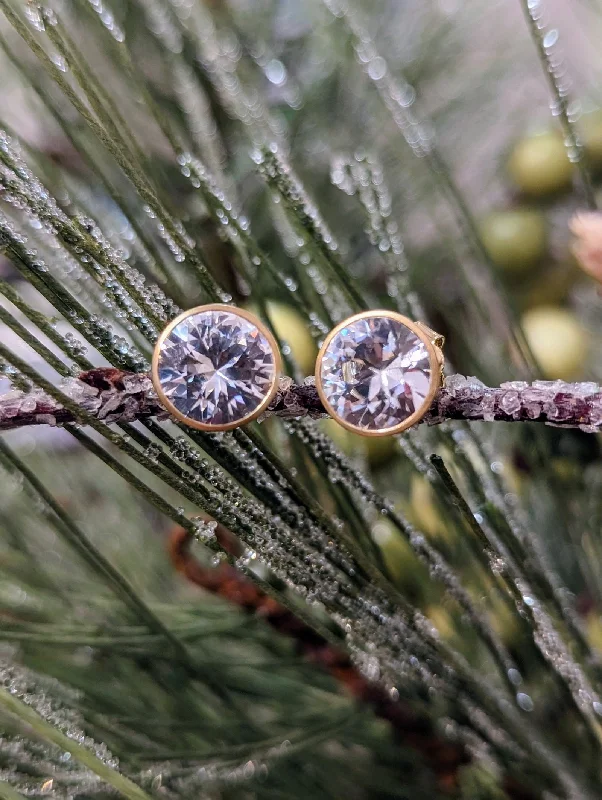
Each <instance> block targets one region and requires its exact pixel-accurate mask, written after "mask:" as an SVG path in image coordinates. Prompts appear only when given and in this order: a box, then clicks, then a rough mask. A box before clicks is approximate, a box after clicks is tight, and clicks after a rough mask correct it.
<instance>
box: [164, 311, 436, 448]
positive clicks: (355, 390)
mask: <svg viewBox="0 0 602 800" xmlns="http://www.w3.org/2000/svg"><path fill="white" fill-rule="evenodd" d="M442 346H443V337H442V336H440V335H439V334H437V333H435V332H434V331H432V330H430V329H429V328H427V326H426V325H424V324H423V323H422V322H412V321H411V320H409V319H407V318H406V317H404V316H402V315H401V314H397V313H395V312H392V311H382V310H377V311H366V312H363V313H360V314H355V315H354V316H352V317H349V318H348V319H346V320H343V322H341V323H339V324H338V325H337V326H336V327H335V328H333V330H332V331H330V333H329V334H328V336H327V337H326V339H325V341H324V344H323V345H322V347H321V349H320V352H319V354H318V357H317V359H316V373H315V376H316V388H317V391H318V394H319V396H320V399H321V400H322V403H323V405H324V408H325V409H326V411H327V412H328V413H329V414H330V415H331V416H332V417H333V418H334V419H335V420H336V421H337V422H338V423H340V424H341V425H343V426H344V427H345V428H347V429H348V430H351V431H353V432H354V433H359V434H362V435H364V436H388V435H392V434H395V433H400V432H401V431H403V430H406V429H407V428H410V427H411V426H412V425H415V424H416V423H417V422H419V421H420V419H422V417H423V416H424V415H425V413H426V412H427V411H428V409H429V407H430V405H431V403H432V400H433V398H434V396H435V393H436V392H437V389H439V387H440V386H441V382H442V375H443V353H442V351H441V348H442ZM281 369H282V361H281V357H280V352H279V350H278V345H277V343H276V340H275V339H274V337H273V336H272V334H271V332H270V331H269V330H268V328H267V327H266V326H265V325H264V324H263V322H261V320H259V319H258V318H257V317H256V316H255V315H254V314H251V313H250V312H248V311H245V310H243V309H240V308H236V307H233V306H227V305H221V304H217V303H216V304H211V305H204V306H198V307H197V308H192V309H190V310H189V311H185V312H184V313H183V314H180V316H178V317H176V318H175V319H174V320H173V321H172V322H170V323H169V325H168V326H167V327H166V328H165V330H164V331H163V332H162V334H161V335H160V337H159V339H158V341H157V345H156V347H155V352H154V355H153V362H152V379H153V384H154V387H155V390H156V392H157V395H158V396H159V400H160V401H161V403H162V404H163V405H164V406H165V408H166V409H167V410H168V411H169V412H170V413H171V414H172V415H173V416H174V417H176V418H177V419H179V420H181V421H182V422H184V423H186V424H187V425H190V426H191V427H193V428H198V429H200V430H204V431H227V430H231V429H232V428H237V427H238V426H240V425H244V424H245V423H247V422H251V421H252V420H254V419H256V418H257V417H258V416H259V415H260V414H262V413H263V411H265V409H266V408H267V407H268V405H269V404H270V402H271V401H272V399H273V398H274V395H275V394H276V392H277V391H278V379H279V378H280V374H281Z"/></svg>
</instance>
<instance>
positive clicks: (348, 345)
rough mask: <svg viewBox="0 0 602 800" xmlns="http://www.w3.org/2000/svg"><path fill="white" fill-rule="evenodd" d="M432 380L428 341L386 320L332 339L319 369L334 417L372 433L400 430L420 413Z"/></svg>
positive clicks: (353, 325) (370, 320)
mask: <svg viewBox="0 0 602 800" xmlns="http://www.w3.org/2000/svg"><path fill="white" fill-rule="evenodd" d="M431 377H432V376H431V365H430V359H429V352H428V349H427V347H426V345H425V343H424V342H423V341H422V340H421V339H420V337H418V336H417V335H416V334H415V333H414V332H413V331H412V330H410V328H408V327H407V326H406V325H404V324H403V323H402V322H400V321H399V320H397V319H394V318H393V317H387V316H382V317H366V318H364V319H358V320H355V321H352V322H350V323H349V324H348V325H346V326H345V327H344V328H342V329H341V330H340V331H338V333H336V334H335V335H334V336H333V338H332V339H331V341H330V342H329V344H328V346H327V348H326V351H325V352H324V355H323V357H322V362H321V365H320V378H321V384H322V391H323V394H324V397H325V399H326V401H327V402H328V404H329V405H330V406H331V408H332V410H333V412H334V414H335V415H336V416H337V417H339V418H340V420H342V421H343V422H345V423H347V424H348V425H353V426H355V427H357V428H358V429H361V431H366V432H367V433H370V432H377V431H386V430H388V429H391V428H396V427H397V426H399V425H400V424H402V423H403V422H404V421H405V420H406V419H408V417H410V416H411V415H412V414H413V413H414V412H415V411H417V410H418V409H420V408H421V407H422V406H423V405H424V402H425V399H426V396H427V395H428V393H429V389H430V386H431Z"/></svg>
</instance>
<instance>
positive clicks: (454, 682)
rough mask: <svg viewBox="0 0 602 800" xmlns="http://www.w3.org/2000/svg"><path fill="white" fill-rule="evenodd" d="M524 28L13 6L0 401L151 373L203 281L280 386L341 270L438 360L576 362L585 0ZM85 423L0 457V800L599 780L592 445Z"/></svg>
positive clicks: (509, 4)
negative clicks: (177, 543) (260, 324)
mask: <svg viewBox="0 0 602 800" xmlns="http://www.w3.org/2000/svg"><path fill="white" fill-rule="evenodd" d="M527 6H529V7H528V8H527ZM525 8H526V9H527V14H529V13H530V14H531V15H533V16H535V17H537V20H536V22H537V24H540V25H541V26H542V29H541V40H540V39H538V35H537V34H536V35H535V36H534V37H533V36H532V35H531V33H530V30H529V25H528V24H527V21H526V20H525V13H524V12H525ZM525 8H521V3H520V2H518V0H490V2H481V0H473V1H472V2H471V3H459V2H455V0H440V1H439V2H435V0H433V1H432V2H428V3H425V2H418V0H404V2H385V0H380V2H377V3H375V2H360V0H356V2H354V3H353V9H352V10H351V11H350V10H349V9H348V8H347V5H346V4H345V3H343V2H341V3H340V4H339V3H338V2H335V0H326V1H325V2H320V1H319V0H229V2H221V0H205V1H204V2H202V0H128V2H121V3H117V2H113V3H111V2H107V3H105V2H104V0H62V1H61V2H56V3H53V4H52V7H51V8H46V7H44V8H42V7H39V6H38V5H37V4H35V3H28V4H26V5H22V4H19V3H17V2H14V3H11V2H10V0H1V2H0V9H1V10H2V11H3V12H4V15H5V16H4V18H3V19H2V23H1V25H0V36H1V44H2V65H1V68H2V75H3V89H2V97H3V102H2V104H1V107H0V117H1V125H2V127H3V128H4V129H5V130H6V131H7V134H8V136H9V137H10V139H3V140H2V142H1V147H0V151H1V152H0V162H1V176H0V187H1V188H0V242H1V243H2V250H3V254H4V255H3V258H2V261H1V262H0V276H1V278H0V293H1V295H2V297H1V308H2V317H1V319H2V335H1V337H0V340H1V342H2V350H1V351H0V352H1V355H2V363H3V374H4V378H3V389H4V390H5V391H9V390H13V389H15V388H16V389H23V388H25V390H27V391H29V390H30V389H31V387H32V384H33V385H35V384H36V382H37V381H39V377H37V376H42V378H45V379H47V380H48V381H50V383H51V384H52V385H54V386H55V387H58V388H57V391H59V392H66V393H68V392H69V391H70V388H69V387H70V383H69V376H72V375H76V374H78V372H79V371H80V370H81V369H85V368H87V367H88V366H90V365H106V364H113V365H115V366H118V367H121V368H125V369H134V370H143V369H144V368H145V367H146V365H147V361H148V356H149V353H150V351H151V350H152V344H153V341H154V338H155V337H156V333H157V329H159V328H160V327H161V325H162V324H164V323H165V322H166V321H167V320H168V319H169V318H171V317H173V316H174V315H175V313H176V306H177V305H179V306H182V307H191V306H194V305H197V304H200V303H203V302H206V301H207V299H208V298H210V299H211V292H212V291H214V290H215V291H217V293H218V296H220V297H223V296H224V294H225V295H226V296H227V297H230V298H231V299H233V300H234V302H236V303H238V304H240V305H246V306H248V307H251V308H253V309H254V310H255V311H256V312H257V313H259V314H261V315H263V316H264V317H265V318H266V320H267V321H269V323H270V324H271V325H272V327H273V329H274V331H275V332H276V334H277V336H278V337H279V339H280V340H281V343H282V345H283V352H284V354H285V356H286V358H287V364H288V367H289V369H290V371H291V374H292V375H294V377H296V378H297V379H302V378H304V377H305V376H308V375H310V374H311V373H312V372H313V364H314V360H315V355H316V352H317V347H318V345H319V343H320V341H321V338H322V337H323V336H324V333H325V332H326V331H327V330H328V329H329V327H330V326H331V324H332V323H333V322H336V321H338V320H340V319H342V318H344V317H345V316H346V315H347V314H348V313H349V312H350V311H353V310H354V309H353V308H351V307H350V303H349V299H348V297H347V296H346V293H345V285H344V282H343V285H341V283H340V282H337V277H336V273H335V271H333V268H332V259H334V258H335V257H336V258H337V259H340V262H341V263H342V264H343V265H344V270H345V271H346V273H347V276H348V285H352V286H356V287H358V289H359V291H360V292H361V295H362V297H363V298H366V302H367V303H368V304H369V305H370V306H371V307H381V306H386V307H393V308H398V309H399V310H401V311H402V312H404V313H408V314H410V315H414V316H417V315H420V314H423V315H424V318H425V319H426V320H428V322H429V324H430V325H432V326H433V327H434V328H435V329H437V330H439V331H441V332H442V333H443V334H444V335H445V336H446V339H447V344H446V354H447V357H448V360H449V365H450V366H449V371H450V372H452V371H453V372H459V373H461V374H465V375H475V376H477V377H478V378H479V379H481V380H483V381H484V382H486V383H488V384H489V385H496V384H498V383H499V382H501V381H505V380H519V379H523V380H526V379H533V378H545V379H549V380H554V379H562V380H566V381H573V380H587V381H600V376H601V374H602V359H601V356H600V353H601V352H602V349H601V348H600V344H601V338H602V317H601V315H600V295H599V291H600V282H599V281H598V280H596V275H595V269H592V268H591V259H590V261H587V260H584V259H583V258H581V259H580V258H577V257H576V255H575V253H574V252H573V249H574V245H575V242H576V241H577V243H578V244H580V245H581V246H582V247H583V246H585V245H589V249H590V250H593V251H594V253H595V252H596V248H598V251H600V252H602V249H601V248H602V223H601V222H597V220H596V218H593V223H592V230H593V233H591V232H590V233H588V236H587V237H585V236H584V234H583V233H582V232H580V231H579V230H577V229H576V230H577V233H578V234H579V235H578V236H575V235H574V234H573V233H571V229H570V224H571V220H573V219H574V217H575V214H576V212H578V211H582V210H587V209H588V208H590V209H591V206H592V196H593V197H595V196H597V194H598V193H599V188H600V179H601V176H602V111H600V110H599V108H598V106H599V105H600V71H601V69H602V63H601V59H600V53H599V48H598V47H597V42H598V41H599V35H600V33H601V30H600V29H601V28H602V14H601V9H600V6H599V4H598V3H597V0H571V2H566V3H560V2H549V3H548V4H547V5H546V9H544V10H542V9H541V7H540V4H539V3H537V2H531V3H529V4H527V3H525ZM544 12H545V16H544V17H543V18H540V17H539V14H540V13H544ZM538 43H539V44H540V45H541V47H542V48H543V51H541V52H539V54H538V47H537V45H538ZM542 54H543V55H544V56H547V57H548V59H550V61H551V62H552V63H553V65H554V69H556V70H557V71H558V73H559V74H560V75H561V78H562V80H561V81H560V83H561V84H562V85H561V86H560V87H557V89H558V88H560V90H561V91H560V95H559V96H560V102H559V97H556V98H555V99H554V98H552V111H554V113H551V111H550V86H549V84H548V82H547V80H546V75H545V71H546V69H547V67H548V66H549V64H550V62H548V64H546V63H544V64H543V65H542V63H541V58H542ZM542 66H543V69H542ZM569 77H570V78H571V83H570V85H569V84H567V83H566V82H567V81H568V78H569ZM565 84H566V89H567V93H568V94H567V97H566V98H565V96H564V87H565ZM559 112H562V114H560V118H559ZM563 114H564V117H563V116H562V115H563ZM562 123H564V127H563V124H562ZM567 123H569V125H568V127H567ZM567 130H568V134H567ZM572 136H576V137H577V138H578V140H580V141H581V142H582V145H583V154H582V155H583V158H582V160H581V161H580V160H579V158H578V156H579V155H580V151H579V147H578V146H577V148H576V147H575V142H574V141H572V139H571V137H572ZM274 144H276V145H277V147H274V146H273V145H274ZM19 148H20V155H19ZM274 151H276V155H274ZM20 159H23V161H21V160H20ZM289 161H290V164H291V165H292V168H293V170H294V173H293V174H292V176H291V174H290V173H289V172H288V168H287V166H286V164H287V162H289ZM26 164H27V165H28V167H26V166H25V165H26ZM29 169H31V170H32V172H29ZM34 176H35V177H34ZM295 176H296V177H295ZM584 176H585V178H586V180H585V182H584V180H583V178H584ZM38 180H39V182H40V183H38V182H37V181H38ZM297 180H299V181H300V184H299V185H301V184H302V185H303V186H304V187H305V191H306V192H307V196H306V195H305V194H304V192H301V193H300V194H299V195H297V194H295V192H296V191H297V188H298V185H297V184H296V183H295V181H297ZM590 180H591V181H592V186H593V189H592V191H588V189H589V185H588V181H590ZM291 187H292V189H291ZM291 191H292V194H291ZM291 197H292V200H291ZM314 203H315V207H316V208H317V212H315V213H314V205H313V204H314ZM232 208H234V209H238V208H239V209H242V211H241V212H240V213H239V214H238V216H236V214H235V213H234V212H233V211H232ZM308 212H311V213H310V214H309V216H308ZM312 214H313V217H312ZM316 214H317V215H319V217H318V216H316ZM312 219H313V222H312ZM308 220H309V222H308ZM310 222H311V224H310ZM596 224H597V225H598V228H596ZM596 236H597V237H598V238H597V239H596ZM585 239H587V241H585ZM333 241H336V242H337V246H336V249H335V247H334V245H333V244H332V243H333ZM598 241H599V242H600V246H598V244H597V242H598ZM329 251H330V252H331V253H334V254H335V255H329ZM578 252H582V251H581V250H580V251H578ZM325 253H326V255H324V254H325ZM594 261H595V258H594ZM586 262H587V263H586ZM594 266H595V264H594ZM141 276H142V277H143V278H144V281H145V282H142V281H141ZM598 278H599V279H600V280H602V271H601V273H600V274H599V275H598ZM155 285H157V286H158V287H160V290H159V289H154V288H153V287H154V286H155ZM149 287H150V288H149ZM216 287H217V288H216ZM36 312H38V313H39V314H41V315H42V316H37V315H36ZM49 354H50V355H49ZM19 359H21V360H20V361H19ZM23 362H24V363H23ZM32 370H34V372H32ZM86 422H87V421H86V420H85V419H84V420H82V425H81V426H80V425H76V426H68V427H67V428H66V429H58V428H52V427H35V428H30V429H23V430H18V431H13V432H10V433H8V434H6V435H4V436H3V440H2V444H1V446H0V462H1V466H2V481H1V482H0V495H1V502H0V525H1V536H0V569H1V570H2V584H1V585H0V619H1V621H2V624H1V633H0V638H1V639H2V642H3V654H2V676H3V677H2V683H1V686H0V691H1V692H2V694H1V695H0V725H1V738H0V777H1V779H2V783H1V784H0V797H7V798H14V797H15V796H16V795H15V792H17V793H19V794H22V795H26V796H34V797H37V796H46V795H48V796H54V797H57V798H63V797H65V798H66V797H69V798H71V797H77V798H89V797H104V796H105V795H108V794H110V793H115V792H117V793H121V794H122V795H124V796H128V797H143V796H144V797H159V796H166V797H182V798H184V797H208V798H230V797H231V798H254V797H257V798H261V799H263V798H272V797H273V798H296V797H299V798H312V799H313V798H322V797H324V798H340V797H343V796H348V797H351V798H381V797H382V798H389V797H401V798H412V800H419V798H437V797H446V796H448V797H457V798H465V800H469V799H470V800H486V799H489V800H500V799H501V798H505V797H512V798H531V797H533V798H535V797H537V798H546V799H547V800H552V798H571V800H576V798H596V797H600V793H601V788H600V787H601V786H602V777H601V776H600V748H601V743H602V736H601V730H600V724H599V722H598V718H599V715H600V712H601V711H602V704H601V703H600V701H599V700H598V694H597V686H599V682H600V674H601V672H600V670H601V661H600V648H602V620H601V617H600V614H601V612H602V605H601V603H602V595H601V593H600V571H601V567H602V562H601V553H602V550H601V546H602V540H601V532H600V520H601V519H602V493H601V491H600V490H601V488H602V469H601V466H600V439H599V434H595V433H591V432H584V431H576V430H563V429H560V428H557V429H556V428H545V429H543V430H540V429H539V428H538V429H534V426H529V425H507V424H502V423H495V424H491V423H485V422H483V423H474V424H473V425H472V426H468V425H464V424H460V423H458V424H453V425H452V424H449V425H445V426H442V427H441V429H440V430H439V429H429V430H422V429H420V430H417V431H413V432H410V433H409V434H408V435H404V436H403V437H402V438H401V439H394V438H392V439H363V438H361V437H357V436H354V435H353V434H351V433H349V432H347V431H345V430H343V429H342V428H340V427H339V426H338V425H337V424H336V423H335V422H333V421H320V422H316V423H305V422H303V423H299V422H293V423H288V424H282V423H281V422H280V421H278V420H275V419H270V420H269V421H266V422H265V423H262V424H261V425H259V426H253V429H252V432H251V433H250V434H249V436H251V437H253V438H251V439H247V438H245V437H246V434H244V435H242V436H240V437H238V438H236V436H234V435H233V434H228V435H226V436H201V437H194V436H191V437H188V438H186V437H185V436H184V435H185V431H182V430H181V429H180V430H178V429H177V428H176V427H175V425H173V424H172V423H167V422H166V423H162V424H158V423H154V422H151V423H149V424H148V425H147V426H146V427H144V426H141V425H136V426H129V428H127V429H122V428H113V429H112V432H111V431H109V428H108V426H107V425H105V424H104V423H100V424H99V425H98V426H97V428H96V430H95V431H90V429H89V428H87V427H86V424H85V423H86ZM182 437H184V438H182ZM333 446H334V447H333ZM433 453H436V454H438V455H439V456H440V457H441V458H442V459H443V462H444V464H445V465H446V467H445V466H443V467H441V465H440V462H431V461H430V455H431V454H433ZM341 454H342V455H341ZM437 465H439V467H437ZM447 470H449V472H448V471H447ZM182 482H184V483H185V484H186V486H184V488H183V487H182ZM303 491H305V494H303ZM300 492H301V494H300ZM283 498H284V499H283ZM315 504H318V506H319V508H318V509H316V506H315ZM208 518H212V519H215V520H218V521H219V522H220V523H221V527H222V528H223V529H224V530H226V529H229V530H230V531H233V532H234V533H235V534H236V535H237V537H238V539H239V540H240V541H241V542H242V543H243V544H242V545H240V548H239V549H236V548H235V549H236V555H237V556H238V557H237V558H236V559H235V560H234V563H235V566H236V568H237V570H238V571H237V572H235V573H232V572H226V571H225V569H224V560H225V558H226V556H225V554H224V553H223V551H222V550H221V549H220V546H219V545H223V542H224V539H223V538H222V539H220V538H219V537H218V539H219V541H218V540H216V539H215V537H214V535H213V533H212V532H211V530H208V529H207V527H206V525H205V522H204V521H205V520H207V519H208ZM190 519H192V520H193V522H187V520H190ZM325 520H326V521H325ZM182 526H184V529H187V530H188V531H189V533H190V534H191V535H193V534H194V535H195V536H196V538H197V540H198V542H197V543H196V544H195V545H194V546H193V551H192V552H193V554H194V558H195V559H198V562H197V561H195V563H198V565H199V570H202V575H201V573H193V570H192V568H191V567H190V564H191V563H192V562H190V561H189V560H186V561H185V565H184V567H183V565H182V563H180V562H178V560H177V558H176V557H175V556H174V549H173V542H174V536H178V535H179V532H180V533H181V531H182ZM220 530H221V528H220ZM316 530H317V533H316ZM228 536H230V534H228ZM320 537H326V538H324V542H326V544H325V545H324V548H325V553H326V555H324V550H321V551H320V557H318V555H317V553H318V549H319V548H318V544H317V543H320V542H322V539H321V538H320ZM170 542H171V543H172V549H171V550H170V549H169V548H168V545H169V543H170ZM299 542H302V543H303V547H305V548H306V549H305V550H302V548H301V545H299V548H297V545H298V543H299ZM320 546H322V545H320ZM312 548H314V549H312ZM230 549H231V550H232V548H230ZM298 550H299V552H298ZM241 553H242V555H241ZM170 556H171V557H170ZM322 556H324V559H322ZM186 558H187V559H189V557H188V556H187V557H186ZM347 558H348V559H349V563H352V564H353V566H352V569H354V570H356V576H357V584H358V586H359V588H358V589H357V592H358V594H357V595H354V596H353V602H352V603H351V602H350V603H349V604H348V605H347V606H344V607H343V606H341V605H337V603H340V600H339V599H337V598H338V594H337V593H338V588H339V587H338V586H333V583H332V582H330V581H331V573H329V572H328V570H327V568H326V566H325V564H326V563H327V562H328V563H327V566H328V569H330V567H331V566H332V563H335V564H336V565H339V564H340V563H342V562H345V559H347ZM230 560H231V561H232V559H230ZM345 563H347V562H345ZM177 568H179V571H178V569H177ZM195 574H196V578H195ZM236 575H238V576H239V577H238V578H236V577H235V576H236ZM379 576H380V577H379ZM383 576H384V583H385V586H386V588H382V586H381V582H382V578H383ZM352 577H353V576H352ZM245 581H251V583H245ZM379 581H380V582H379ZM199 584H203V585H202V586H200V585H199ZM253 584H254V585H255V589H253V588H252V586H253ZM264 590H265V591H267V592H268V594H269V595H270V596H271V597H272V598H275V600H274V602H276V600H277V601H278V603H279V604H280V605H279V606H278V609H280V610H278V611H276V610H275V607H272V606H269V605H266V603H267V601H266V600H265V597H264V596H263V595H261V594H259V592H260V591H264ZM354 591H355V589H354ZM362 592H363V594H362ZM331 593H332V595H331ZM383 598H384V599H383ZM381 603H382V604H383V605H382V607H380V606H379V604H381ZM284 607H286V608H287V609H288V612H287V613H288V614H291V617H292V615H293V614H294V615H295V617H296V621H295V623H294V624H293V622H291V618H290V617H288V616H286V615H285V614H284ZM375 608H376V611H374V609H375ZM281 611H282V613H281ZM397 615H399V618H398V616H397ZM401 618H403V625H402V624H401V622H399V620H400V619H401ZM396 626H397V627H396ZM349 657H350V658H351V660H349ZM53 679H58V681H59V683H54V682H53ZM32 709H33V711H34V712H35V713H34V716H33V717H32V716H31V711H32Z"/></svg>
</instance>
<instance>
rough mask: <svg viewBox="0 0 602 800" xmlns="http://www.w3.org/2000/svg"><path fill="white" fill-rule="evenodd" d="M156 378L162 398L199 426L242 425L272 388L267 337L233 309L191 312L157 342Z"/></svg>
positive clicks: (273, 369)
mask: <svg viewBox="0 0 602 800" xmlns="http://www.w3.org/2000/svg"><path fill="white" fill-rule="evenodd" d="M157 374H158V379H159V384H160V386H161V389H162V391H163V393H164V395H165V397H166V398H167V399H168V400H169V402H170V403H171V404H172V405H173V406H174V408H175V409H176V410H177V411H179V412H180V414H182V415H184V416H185V417H187V418H188V419H190V420H193V421H195V422H198V423H201V424H203V425H207V426H211V425H215V426H216V427H218V428H220V427H223V426H225V425H230V424H232V423H236V422H240V420H242V419H245V418H246V417H248V416H250V415H252V414H253V413H254V412H255V411H256V410H257V408H258V407H259V406H260V405H261V403H262V402H263V401H264V400H265V398H266V397H267V396H268V395H269V393H270V391H271V390H272V388H273V386H274V381H275V378H276V363H275V357H274V351H273V349H272V346H271V344H270V342H269V341H268V339H267V337H266V336H265V335H264V334H263V333H262V332H261V331H260V330H259V328H258V327H257V326H256V325H255V324H253V322H251V321H249V320H247V319H246V318H245V317H242V316H240V315H239V314H237V313H236V310H234V309H233V310H232V311H225V310H216V309H208V310H206V311H199V312H196V313H191V314H190V315H189V316H188V317H186V318H185V319H183V320H182V321H181V322H179V323H178V324H177V325H176V326H175V327H174V328H173V329H172V330H171V331H170V332H169V334H168V335H167V336H166V337H165V339H164V340H163V342H162V343H161V347H160V351H159V359H158V371H157Z"/></svg>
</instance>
